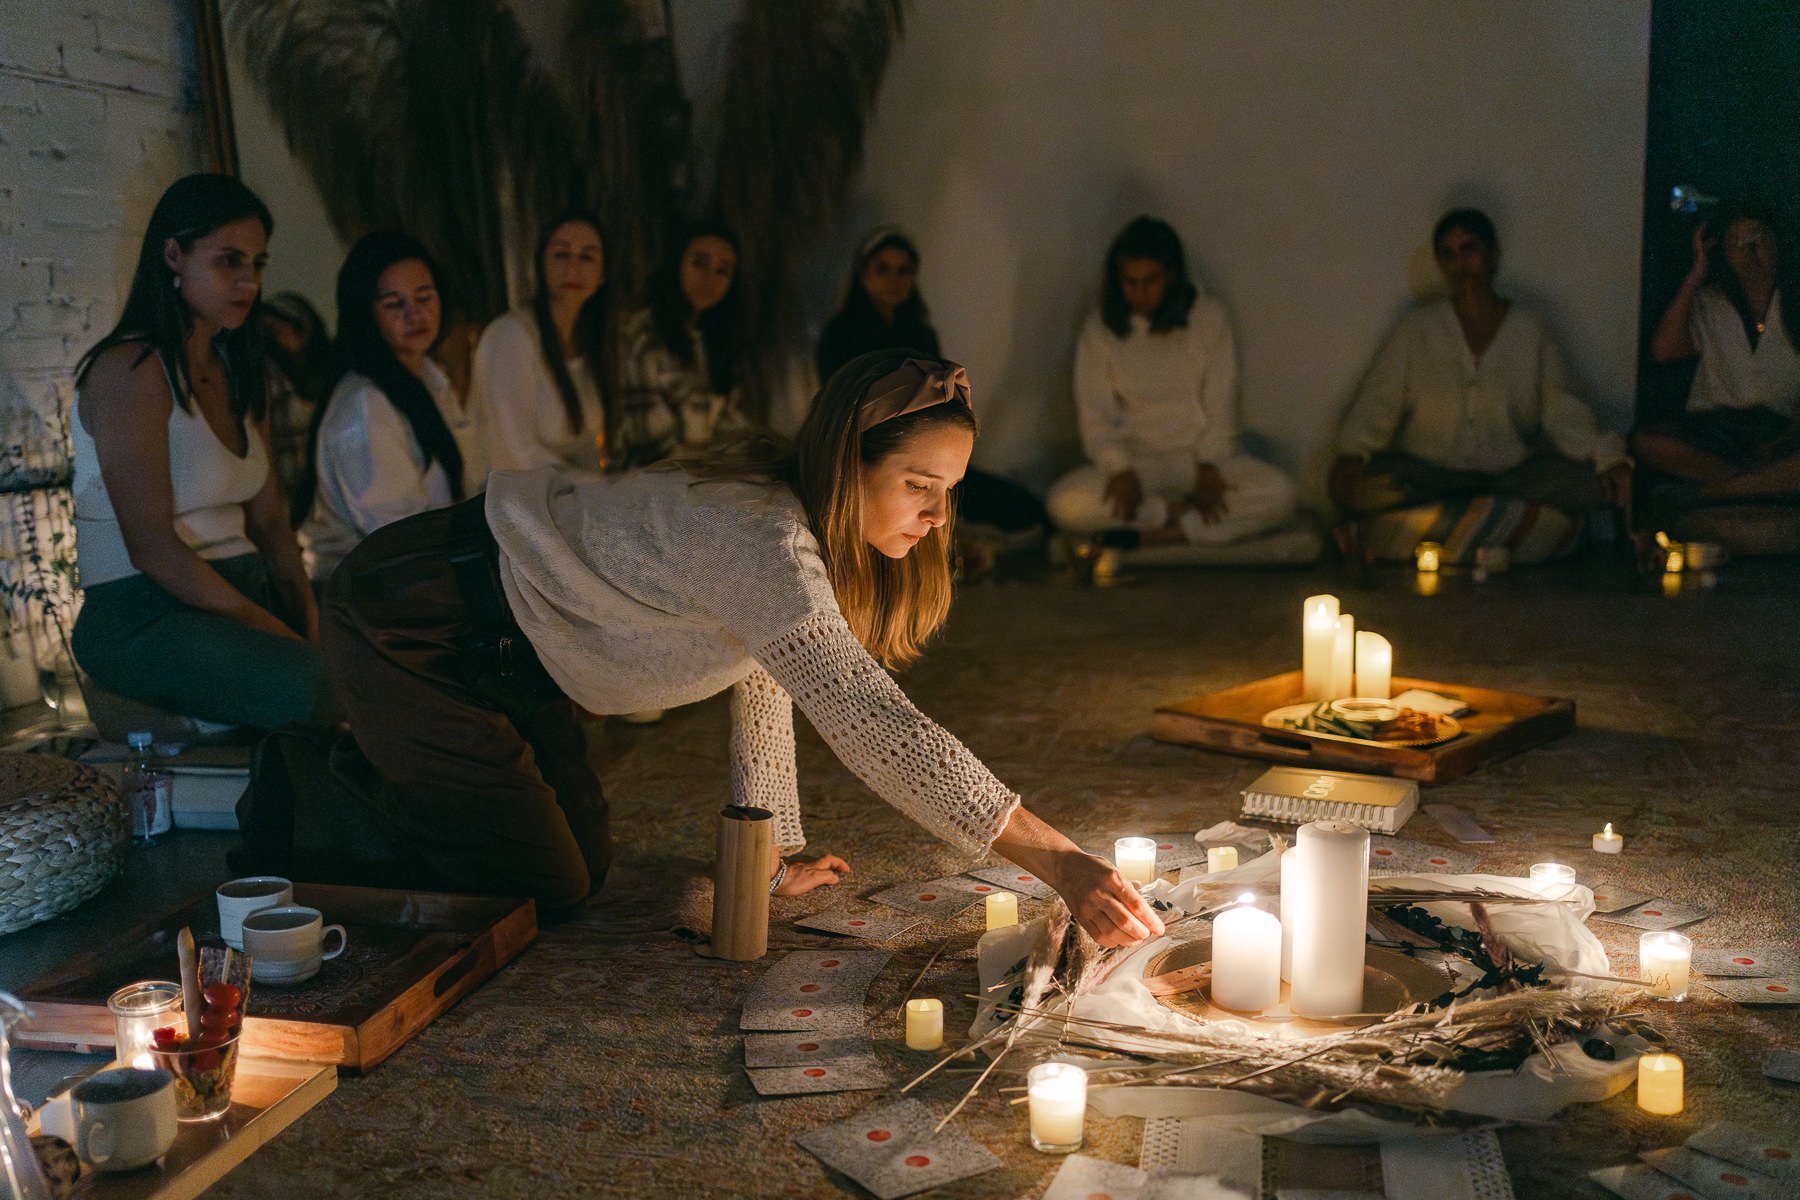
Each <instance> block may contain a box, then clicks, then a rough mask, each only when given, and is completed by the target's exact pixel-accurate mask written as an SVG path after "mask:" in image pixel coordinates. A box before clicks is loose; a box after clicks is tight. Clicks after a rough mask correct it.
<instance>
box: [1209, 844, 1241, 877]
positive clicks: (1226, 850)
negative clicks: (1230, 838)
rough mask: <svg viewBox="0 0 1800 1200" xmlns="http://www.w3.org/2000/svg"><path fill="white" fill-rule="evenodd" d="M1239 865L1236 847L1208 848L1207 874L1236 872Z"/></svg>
mask: <svg viewBox="0 0 1800 1200" xmlns="http://www.w3.org/2000/svg"><path fill="white" fill-rule="evenodd" d="M1237 865H1238V853H1237V847H1236V846H1208V847H1207V848H1206V873H1207V874H1208V875H1216V874H1218V873H1219V872H1220V871H1235V870H1237Z"/></svg>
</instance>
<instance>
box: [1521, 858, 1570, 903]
mask: <svg viewBox="0 0 1800 1200" xmlns="http://www.w3.org/2000/svg"><path fill="white" fill-rule="evenodd" d="M1574 887H1575V868H1574V867H1571V866H1569V865H1568V864H1566V863H1556V862H1541V863H1532V864H1531V890H1532V891H1534V892H1536V893H1537V894H1538V895H1540V896H1542V897H1544V899H1546V900H1561V899H1563V898H1564V897H1566V896H1567V895H1568V894H1569V892H1570V891H1571V890H1573V888H1574Z"/></svg>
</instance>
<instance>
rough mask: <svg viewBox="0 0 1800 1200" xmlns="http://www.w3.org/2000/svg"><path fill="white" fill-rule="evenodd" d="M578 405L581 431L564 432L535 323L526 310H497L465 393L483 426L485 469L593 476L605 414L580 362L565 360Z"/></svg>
mask: <svg viewBox="0 0 1800 1200" xmlns="http://www.w3.org/2000/svg"><path fill="white" fill-rule="evenodd" d="M565 364H566V365H567V367H568V369H569V381H570V382H571V383H573V384H574V385H575V397H576V399H577V400H578V401H580V406H581V428H580V429H570V428H569V414H568V410H567V409H566V408H564V406H563V397H562V393H561V392H560V391H558V390H557V387H556V380H555V378H554V377H553V376H552V375H551V374H550V367H549V363H548V360H547V359H546V358H545V357H544V347H543V342H542V341H541V340H540V338H539V337H538V328H537V318H536V316H535V315H534V314H533V313H532V311H531V310H530V309H528V308H516V309H514V310H513V311H511V312H509V313H503V314H501V315H500V316H498V317H495V318H494V320H493V321H492V322H491V323H490V324H489V325H488V327H487V328H486V329H485V330H483V331H482V334H481V341H480V343H479V344H477V345H476V347H475V362H474V366H473V369H472V370H471V373H470V377H469V394H470V397H471V399H472V401H473V402H474V404H475V406H476V408H477V409H478V410H479V411H481V412H483V413H485V414H486V416H487V423H488V466H489V468H490V469H492V470H495V471H527V470H530V469H531V468H533V467H547V466H563V467H566V468H569V469H572V470H576V471H589V472H595V471H599V470H600V468H601V465H602V464H601V459H600V447H601V446H602V445H603V444H604V439H605V430H606V414H605V412H604V411H603V409H602V406H601V403H600V388H599V387H598V385H596V384H595V382H594V374H593V372H592V371H590V370H589V369H588V364H587V362H586V360H585V359H582V358H573V359H568V360H565Z"/></svg>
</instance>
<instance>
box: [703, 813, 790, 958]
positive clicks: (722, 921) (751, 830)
mask: <svg viewBox="0 0 1800 1200" xmlns="http://www.w3.org/2000/svg"><path fill="white" fill-rule="evenodd" d="M774 847H775V814H774V813H772V812H770V811H769V810H768V809H765V808H750V807H747V806H745V805H742V804H728V805H726V806H725V807H724V808H723V809H721V810H720V812H719V836H718V840H717V842H716V844H715V850H716V853H715V854H714V857H713V931H712V957H714V958H728V959H731V960H733V961H734V962H748V961H750V960H751V959H754V958H761V957H762V956H763V955H765V954H767V953H768V952H769V863H770V862H771V861H772V858H771V855H772V853H773V851H774Z"/></svg>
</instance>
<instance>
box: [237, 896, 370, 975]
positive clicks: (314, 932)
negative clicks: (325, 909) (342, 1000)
mask: <svg viewBox="0 0 1800 1200" xmlns="http://www.w3.org/2000/svg"><path fill="white" fill-rule="evenodd" d="M333 933H336V934H337V945H336V946H335V947H333V948H332V949H331V950H329V951H328V950H326V949H325V943H326V941H327V940H328V939H329V938H330V937H331V935H332V934H333ZM349 945H350V935H349V934H347V933H345V932H344V927H343V926H342V925H327V924H325V915H324V914H323V913H321V912H320V911H319V910H318V909H316V908H307V907H306V906H305V905H301V904H284V905H282V906H280V907H279V908H265V909H262V910H260V911H258V912H253V913H251V914H250V915H249V916H247V917H245V918H244V950H245V951H246V952H247V953H248V954H249V955H250V978H252V979H254V980H256V981H257V982H258V983H271V984H276V985H280V984H287V983H305V982H306V981H307V980H309V979H311V978H312V977H313V976H314V975H317V974H318V973H319V966H320V964H321V963H323V962H324V961H325V960H326V959H330V958H336V957H337V956H338V955H340V954H342V953H343V952H344V950H345V949H346V948H347V947H348V946H349Z"/></svg>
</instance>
